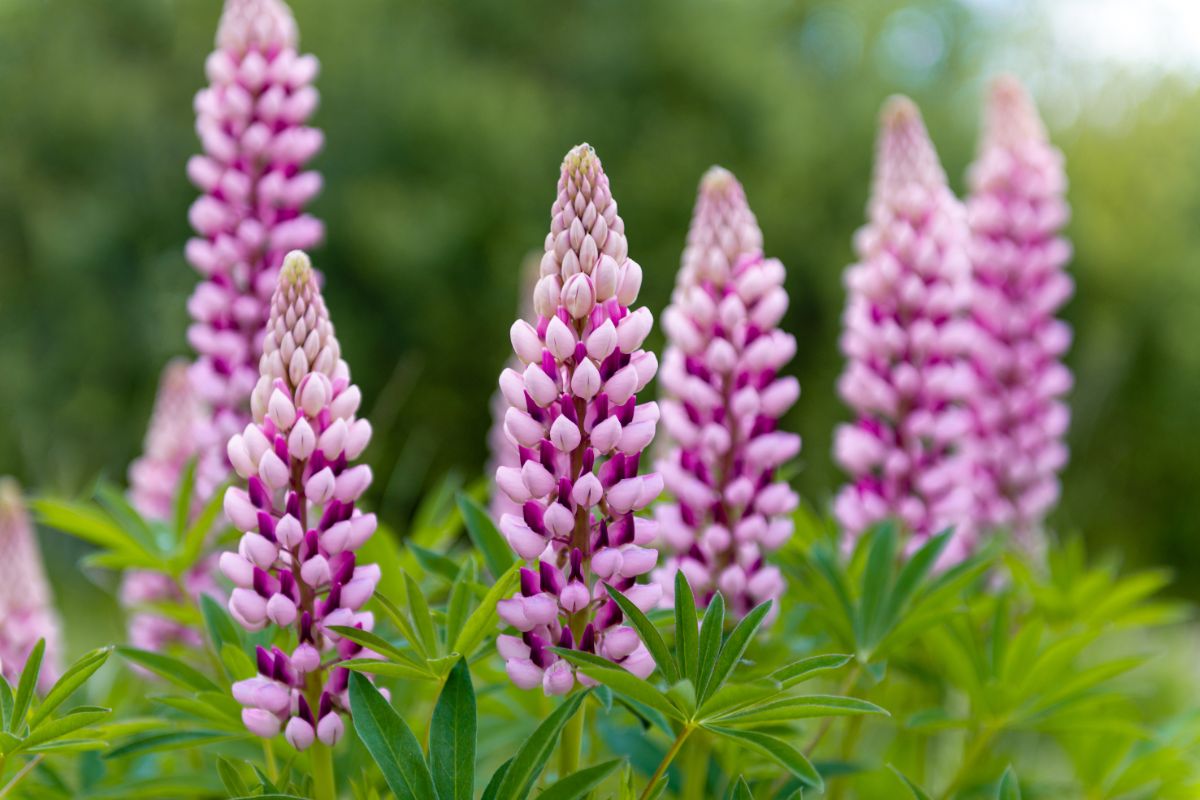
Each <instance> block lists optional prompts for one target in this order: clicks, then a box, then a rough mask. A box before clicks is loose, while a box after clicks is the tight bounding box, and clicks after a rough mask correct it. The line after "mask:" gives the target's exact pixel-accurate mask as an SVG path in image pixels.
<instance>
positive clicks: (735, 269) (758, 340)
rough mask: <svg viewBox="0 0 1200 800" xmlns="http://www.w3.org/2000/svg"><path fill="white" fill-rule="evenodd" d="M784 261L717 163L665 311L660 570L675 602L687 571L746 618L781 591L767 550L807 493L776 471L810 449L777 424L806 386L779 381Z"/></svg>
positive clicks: (786, 344) (790, 343)
mask: <svg viewBox="0 0 1200 800" xmlns="http://www.w3.org/2000/svg"><path fill="white" fill-rule="evenodd" d="M783 279H784V269H783V265H782V264H781V263H779V261H777V260H775V259H764V258H763V255H762V233H761V232H760V231H759V229H758V224H757V222H756V221H755V219H754V214H753V212H751V210H750V207H749V205H747V203H746V196H745V193H744V192H743V191H742V187H741V184H739V183H738V181H737V179H736V178H734V176H733V175H732V174H730V173H729V172H728V171H727V170H724V169H721V168H720V167H713V168H712V169H711V170H709V171H708V173H707V174H706V175H705V176H704V179H703V180H702V181H701V182H700V193H699V197H698V198H697V200H696V210H695V213H694V215H693V217H692V226H691V230H690V231H689V232H688V242H687V247H686V248H685V250H684V252H683V264H682V267H681V268H680V271H679V278H678V282H677V284H676V287H675V291H674V294H673V295H672V298H671V305H670V306H669V307H668V308H667V310H666V311H665V312H663V328H664V329H665V330H666V332H667V341H668V345H667V350H666V353H665V355H664V356H663V371H662V385H663V389H664V390H665V393H666V396H667V399H665V400H664V401H663V405H662V415H663V425H664V426H665V428H666V431H667V433H668V434H669V435H670V437H671V441H672V449H671V450H670V451H669V454H668V455H667V457H666V458H664V459H663V460H661V461H660V462H659V463H658V464H657V465H656V466H657V468H658V470H659V471H660V472H661V473H662V475H663V478H664V480H665V482H666V485H667V488H668V489H669V490H670V492H671V494H672V495H673V496H674V500H673V502H671V503H667V504H661V505H659V506H658V507H657V509H656V518H657V520H658V522H659V525H660V531H661V534H662V539H663V541H664V542H665V543H666V545H667V546H668V547H669V548H670V550H671V551H672V552H673V553H674V555H673V556H672V557H671V558H670V559H669V560H668V561H667V563H666V564H665V565H664V566H663V568H662V569H660V570H657V571H656V573H655V577H656V579H657V580H658V581H659V582H660V583H661V584H662V587H663V591H664V597H665V598H666V600H667V601H668V602H669V601H670V599H671V593H672V592H673V591H674V574H675V572H676V571H677V570H682V571H683V573H684V574H685V575H686V576H687V578H688V582H689V583H690V584H691V585H692V587H693V588H694V589H695V590H696V596H697V601H698V602H700V603H704V604H707V602H708V600H709V599H710V598H711V597H712V595H713V593H714V592H716V591H717V590H720V592H721V593H722V594H723V595H724V596H725V598H726V600H727V602H728V603H729V604H730V608H731V609H732V610H734V611H735V612H737V613H739V614H745V613H746V612H748V611H749V610H750V609H751V608H753V607H754V606H756V605H758V604H760V603H762V602H764V601H766V600H768V599H774V598H777V597H778V596H779V594H780V593H781V592H782V589H783V579H782V577H781V575H780V572H779V569H778V568H777V567H774V566H771V565H768V564H766V563H765V562H764V560H763V559H764V556H765V555H766V554H767V553H768V552H770V551H772V550H774V549H776V548H778V547H779V546H780V545H782V544H783V543H784V542H785V541H786V540H787V538H788V537H789V536H790V535H791V533H792V521H791V518H790V512H791V511H792V510H793V509H795V507H796V504H797V502H798V498H797V496H796V494H795V492H793V491H792V490H791V489H790V488H789V487H788V485H787V484H786V483H784V482H783V481H779V480H777V479H776V477H775V473H776V470H777V469H778V467H779V466H780V465H781V464H783V463H784V462H785V461H787V460H788V459H790V458H793V457H794V456H795V455H796V454H797V453H798V452H799V451H800V437H799V436H797V435H795V434H792V433H785V432H783V431H780V430H778V422H779V418H780V417H781V416H782V415H783V414H784V413H785V412H786V411H787V410H788V409H789V408H790V407H791V406H792V404H793V403H795V402H796V399H797V397H799V395H800V384H799V382H798V381H797V380H796V379H795V378H793V377H779V370H780V368H781V367H782V366H783V365H784V364H786V363H787V362H788V360H789V359H791V357H792V355H793V354H794V353H795V352H796V340H795V338H794V337H792V336H791V335H790V334H787V333H784V332H783V331H781V330H779V329H778V325H779V321H780V320H781V319H782V318H783V315H784V312H785V311H787V307H788V296H787V292H786V291H785V290H784V288H783Z"/></svg>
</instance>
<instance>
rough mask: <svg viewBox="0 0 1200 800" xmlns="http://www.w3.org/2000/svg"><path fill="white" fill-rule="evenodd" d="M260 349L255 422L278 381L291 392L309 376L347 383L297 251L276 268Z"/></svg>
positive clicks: (312, 279) (321, 304) (320, 301)
mask: <svg viewBox="0 0 1200 800" xmlns="http://www.w3.org/2000/svg"><path fill="white" fill-rule="evenodd" d="M262 348H263V352H262V358H261V360H260V361H259V372H260V374H261V377H260V378H259V381H258V385H257V386H255V387H254V392H253V393H252V394H251V396H250V408H251V412H252V413H253V415H254V418H255V419H256V420H257V421H259V422H261V421H262V419H263V417H264V415H265V414H266V412H267V402H268V400H269V399H270V396H271V394H272V391H273V386H274V381H275V380H277V379H282V380H284V381H285V382H286V384H287V386H288V388H289V389H290V390H293V391H294V390H295V389H296V388H297V387H299V386H300V383H301V381H303V380H304V378H305V376H306V375H308V374H309V373H310V372H321V373H324V374H325V375H326V376H327V377H329V378H335V377H339V376H342V377H346V378H347V379H348V378H349V372H348V370H347V369H346V365H345V362H344V361H342V354H341V347H340V346H339V345H338V340H337V337H336V336H335V335H334V330H333V323H332V322H330V320H329V311H328V310H327V309H326V307H325V300H324V298H322V297H321V290H320V287H319V286H318V285H317V273H316V270H314V269H313V266H312V262H311V261H310V260H309V258H308V256H307V255H306V254H305V253H303V252H302V251H300V250H293V251H291V252H290V253H288V254H287V256H285V257H284V259H283V266H281V267H280V268H279V283H278V284H277V285H276V287H275V294H274V296H272V298H271V314H270V318H269V319H268V320H267V329H266V334H265V335H264V336H263V345H262Z"/></svg>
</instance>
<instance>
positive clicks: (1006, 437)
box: [967, 77, 1074, 546]
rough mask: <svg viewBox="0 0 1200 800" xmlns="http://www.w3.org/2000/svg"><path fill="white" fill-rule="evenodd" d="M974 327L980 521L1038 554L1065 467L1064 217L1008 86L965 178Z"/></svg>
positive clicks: (1038, 130)
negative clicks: (1035, 548)
mask: <svg viewBox="0 0 1200 800" xmlns="http://www.w3.org/2000/svg"><path fill="white" fill-rule="evenodd" d="M968 182H969V185H970V191H971V194H970V197H969V199H968V200H967V220H968V223H969V224H970V226H971V260H972V263H973V265H974V275H975V286H974V294H975V297H974V303H973V309H972V310H973V317H974V321H975V325H976V326H977V328H978V329H979V333H980V336H979V340H978V342H977V349H976V352H975V371H976V375H977V378H978V380H979V382H980V383H979V390H978V391H976V392H975V393H974V394H973V399H972V411H973V413H974V422H975V426H976V434H977V437H978V447H979V453H978V462H979V465H980V470H981V472H982V483H981V486H980V507H981V511H980V514H981V517H982V521H983V523H984V524H986V525H989V526H993V527H996V528H1004V529H1008V530H1011V531H1012V532H1013V533H1014V534H1015V535H1016V537H1017V539H1018V541H1020V542H1022V543H1023V544H1025V545H1027V546H1033V545H1036V544H1037V540H1038V539H1039V538H1040V531H1041V525H1042V521H1043V519H1044V517H1045V515H1046V513H1047V512H1048V511H1049V510H1050V509H1051V508H1052V507H1053V506H1054V504H1055V502H1057V500H1058V495H1059V483H1058V476H1057V473H1058V471H1059V470H1060V469H1062V467H1063V465H1064V464H1065V463H1066V461H1067V448H1066V445H1065V444H1064V443H1063V436H1064V434H1065V433H1066V430H1067V424H1068V422H1069V421H1070V412H1069V411H1068V409H1067V405H1066V403H1064V402H1063V401H1062V397H1063V395H1064V394H1065V393H1066V392H1067V391H1068V390H1069V389H1070V388H1071V384H1072V379H1071V373H1070V371H1069V370H1068V369H1067V368H1066V366H1064V365H1063V363H1062V361H1061V358H1062V355H1063V353H1065V352H1066V350H1067V348H1068V347H1069V346H1070V343H1071V330H1070V328H1069V327H1068V326H1067V325H1066V323H1064V322H1062V321H1061V320H1058V319H1056V318H1055V316H1054V315H1055V312H1057V311H1058V309H1059V308H1060V307H1061V306H1062V304H1063V303H1065V302H1066V301H1067V299H1068V298H1070V296H1071V294H1072V293H1073V291H1074V285H1073V283H1072V281H1071V278H1070V276H1068V275H1067V274H1066V272H1065V271H1064V267H1065V266H1066V264H1067V262H1068V261H1069V260H1070V258H1071V246H1070V244H1069V243H1068V242H1067V241H1066V240H1065V239H1064V238H1062V236H1060V235H1059V234H1060V232H1061V230H1062V228H1063V226H1064V225H1065V224H1066V222H1067V218H1068V216H1069V214H1070V212H1069V210H1068V208H1067V202H1066V198H1065V193H1066V189H1067V178H1066V173H1065V172H1064V169H1063V157H1062V153H1060V152H1059V151H1058V150H1057V149H1056V148H1055V147H1054V146H1052V145H1051V144H1050V143H1049V141H1048V139H1047V136H1046V129H1045V127H1044V126H1043V125H1042V121H1041V119H1040V118H1039V117H1038V113H1037V109H1036V108H1035V107H1034V105H1033V102H1032V101H1031V100H1030V98H1029V96H1028V95H1027V94H1026V92H1025V90H1024V88H1023V87H1022V86H1021V84H1020V83H1018V82H1017V81H1016V79H1014V78H1011V77H1003V78H1000V79H998V80H997V81H996V82H995V83H994V84H993V86H992V90H991V97H990V98H989V100H988V104H987V113H986V118H985V121H984V133H983V141H982V143H981V147H980V150H979V156H978V158H977V159H976V161H975V163H974V164H973V165H972V166H971V169H970V172H969V174H968Z"/></svg>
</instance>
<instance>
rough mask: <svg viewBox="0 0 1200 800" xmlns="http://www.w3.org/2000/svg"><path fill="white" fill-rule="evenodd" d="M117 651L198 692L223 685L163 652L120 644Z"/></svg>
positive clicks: (216, 688)
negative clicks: (153, 651) (218, 684)
mask: <svg viewBox="0 0 1200 800" xmlns="http://www.w3.org/2000/svg"><path fill="white" fill-rule="evenodd" d="M117 652H118V653H119V654H120V655H121V656H122V657H123V658H125V659H126V660H128V661H132V662H133V663H135V664H137V665H138V666H140V667H144V668H146V669H148V670H150V671H151V672H153V673H154V674H155V675H158V676H159V677H160V678H165V679H167V680H168V681H170V682H171V683H174V684H176V685H177V686H182V687H183V688H185V689H194V690H195V691H198V692H216V691H220V689H221V687H219V686H217V685H216V684H215V683H213V682H212V681H211V680H210V679H209V678H208V677H207V676H206V675H204V674H203V673H201V672H200V671H199V670H197V669H195V668H194V667H191V666H189V665H187V664H185V663H183V662H182V661H180V660H179V659H178V658H173V657H171V656H168V655H164V654H162V653H152V652H150V651H149V650H138V649H137V648H135V647H126V646H124V645H120V646H118V647H117Z"/></svg>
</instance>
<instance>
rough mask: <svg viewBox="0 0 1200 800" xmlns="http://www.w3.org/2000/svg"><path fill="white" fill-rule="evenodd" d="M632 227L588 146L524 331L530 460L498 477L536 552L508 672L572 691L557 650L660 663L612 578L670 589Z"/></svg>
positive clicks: (650, 368)
mask: <svg viewBox="0 0 1200 800" xmlns="http://www.w3.org/2000/svg"><path fill="white" fill-rule="evenodd" d="M627 250H628V246H627V243H626V240H625V223H624V222H623V221H622V220H621V218H620V217H619V216H618V215H617V203H616V201H615V200H614V199H613V196H612V192H611V190H610V189H609V182H608V176H607V175H605V174H604V170H603V168H602V166H601V164H600V159H599V158H598V157H597V156H596V153H595V151H593V150H592V148H591V147H590V146H588V145H586V144H583V145H579V146H578V147H576V148H574V149H572V150H571V151H570V152H569V153H567V156H566V158H565V159H564V160H563V165H562V174H561V177H560V178H559V181H558V197H557V198H556V199H555V201H554V206H553V208H552V209H551V227H550V233H549V235H547V237H546V243H545V254H544V255H543V256H542V260H541V266H540V273H541V277H540V278H539V280H538V282H537V285H536V286H535V287H534V291H533V306H534V313H535V314H536V323H535V324H531V323H530V322H527V321H525V320H518V321H517V322H516V323H515V324H514V325H513V326H512V330H511V332H510V334H511V338H512V343H513V350H514V351H515V353H516V355H517V358H518V360H519V364H518V365H517V366H515V367H511V368H508V369H505V370H504V372H503V373H502V374H501V376H500V390H501V392H502V393H503V395H504V398H505V400H506V401H507V403H508V408H507V410H506V411H505V417H504V430H505V433H506V435H507V437H508V439H509V441H510V442H511V443H512V444H513V446H514V447H516V449H517V453H518V458H519V460H518V463H516V464H513V465H511V466H510V465H502V466H500V467H499V468H497V470H496V485H497V486H498V487H499V489H500V490H501V491H503V492H504V493H505V494H506V495H508V498H509V500H511V501H512V502H513V503H514V504H516V505H518V506H519V511H518V512H517V513H509V514H504V515H503V516H501V517H500V523H499V524H500V531H501V533H502V534H503V535H504V536H505V538H506V539H507V540H508V543H509V545H511V546H512V548H513V550H515V551H516V553H517V555H518V556H520V557H521V558H523V559H526V560H529V561H534V560H538V561H539V563H538V565H537V567H536V569H523V570H522V571H521V590H520V591H519V592H518V593H517V594H516V595H515V596H514V597H512V598H510V599H507V600H502V601H501V602H500V603H499V604H498V606H497V610H498V611H499V613H500V617H501V619H503V620H504V622H505V623H507V624H508V625H510V626H512V627H513V628H516V630H517V631H518V633H519V634H520V635H519V636H507V635H505V636H501V637H500V639H499V642H498V647H499V649H500V653H501V655H502V656H503V657H504V659H505V661H506V662H507V669H508V674H509V676H510V677H511V678H512V680H513V682H514V683H516V684H517V685H518V686H520V687H522V688H534V687H535V686H540V687H541V688H542V690H543V691H544V692H545V693H546V694H565V693H566V692H568V691H570V690H571V688H572V687H573V686H574V685H575V681H576V680H578V681H579V682H581V683H588V684H589V685H590V683H589V679H588V678H586V677H584V676H583V675H575V674H574V670H573V669H572V668H571V666H570V665H569V664H567V663H566V662H565V661H562V660H560V659H559V658H558V657H557V656H556V655H554V654H553V653H551V652H550V651H549V649H548V648H549V647H551V646H556V645H557V646H560V647H566V648H573V649H577V650H582V651H586V652H591V653H596V654H598V655H600V656H602V657H604V658H607V659H609V660H610V661H613V662H615V663H618V664H621V665H622V666H624V667H625V668H626V669H628V670H630V671H631V672H633V673H635V674H637V675H640V676H643V677H645V676H646V675H648V674H650V672H652V671H653V670H654V661H653V659H652V658H651V657H650V655H649V652H648V651H647V650H646V648H645V645H643V644H642V643H641V641H640V640H639V639H638V638H637V634H636V633H634V632H633V629H632V628H628V627H626V626H623V625H621V624H620V623H621V619H622V613H621V611H620V609H619V608H618V606H617V605H616V603H614V602H613V601H612V599H611V598H610V597H609V596H608V593H607V591H606V590H605V588H604V585H605V584H608V585H611V586H613V587H614V588H616V589H619V590H621V591H622V592H624V593H625V594H626V595H627V596H628V597H629V599H630V600H631V601H632V602H634V603H635V604H637V605H638V607H640V608H643V609H647V608H651V607H653V606H654V605H655V604H656V603H657V602H658V600H659V597H660V596H661V591H660V589H659V587H658V585H657V584H654V583H638V582H637V577H638V576H639V575H645V574H647V573H649V572H650V571H651V569H653V567H654V564H655V562H656V561H657V557H658V554H657V553H656V552H655V551H654V550H653V549H651V548H649V547H647V546H646V545H647V544H648V543H649V542H650V541H651V540H652V539H653V538H654V524H653V523H652V522H651V521H650V520H648V519H645V518H640V517H636V516H635V513H636V512H637V511H639V510H641V509H644V508H645V507H646V506H647V505H649V504H650V502H651V501H652V500H654V498H655V497H657V496H658V494H659V492H660V491H661V490H662V479H661V478H660V477H659V476H658V475H656V474H651V475H639V474H638V467H639V464H640V460H641V453H642V450H643V449H644V448H645V447H646V446H647V445H648V444H649V443H650V440H651V439H652V438H653V436H654V430H655V426H656V425H657V422H658V406H657V405H656V404H655V403H643V404H641V405H638V404H637V393H638V392H641V391H642V390H643V389H644V388H645V387H646V384H647V383H649V382H650V380H651V379H652V378H653V377H654V374H655V372H656V371H657V368H658V362H657V360H656V359H655V357H654V354H653V353H649V352H647V351H645V350H643V349H642V342H643V341H644V340H645V338H646V335H647V334H648V333H649V332H650V327H651V324H652V322H653V320H652V316H651V314H650V312H649V310H647V309H645V308H638V309H636V310H632V309H631V308H630V307H631V306H632V305H633V303H634V302H635V300H636V299H637V295H638V290H639V289H640V287H641V282H642V269H641V267H640V266H638V264H637V263H636V262H635V261H633V259H631V258H629V257H628V252H627Z"/></svg>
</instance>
